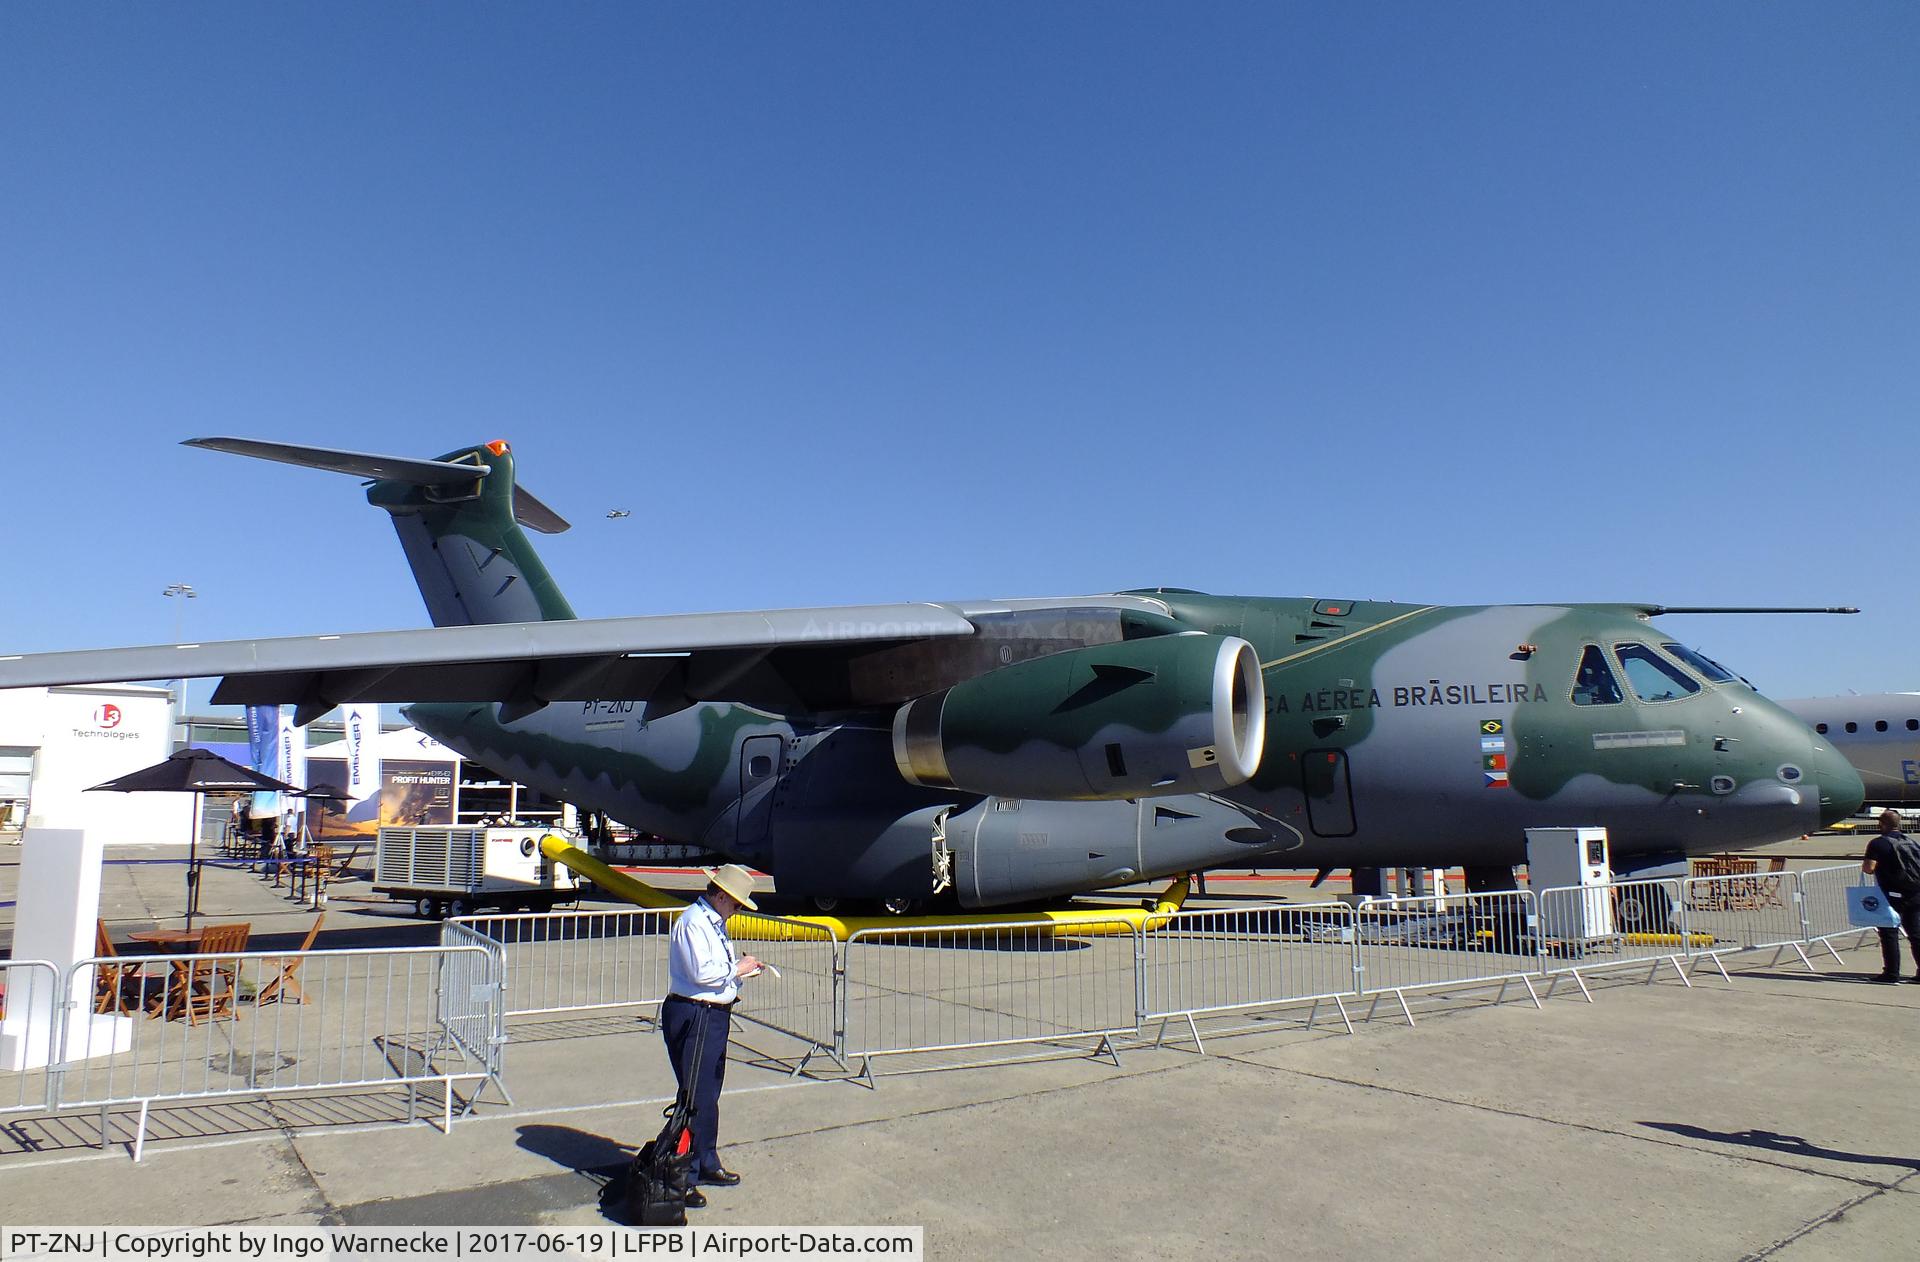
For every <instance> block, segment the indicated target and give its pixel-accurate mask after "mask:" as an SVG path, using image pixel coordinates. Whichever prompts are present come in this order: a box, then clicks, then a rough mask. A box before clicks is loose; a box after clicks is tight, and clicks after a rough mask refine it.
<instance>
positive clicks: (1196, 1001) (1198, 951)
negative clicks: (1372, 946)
mask: <svg viewBox="0 0 1920 1262" xmlns="http://www.w3.org/2000/svg"><path fill="white" fill-rule="evenodd" d="M1355 919H1356V917H1355V913H1354V910H1353V908H1352V907H1350V906H1349V905H1347V904H1346V903H1334V902H1328V903H1309V904H1305V905H1298V906H1295V905H1273V906H1265V907H1245V908H1234V909H1230V910H1221V911H1183V912H1179V913H1176V914H1175V915H1173V916H1170V917H1168V918H1167V920H1166V921H1165V923H1163V924H1161V925H1160V926H1159V927H1158V928H1155V929H1153V930H1151V931H1150V932H1147V933H1145V934H1143V935H1142V937H1141V960H1142V969H1143V983H1142V986H1141V1006H1140V1013H1139V1023H1140V1025H1141V1026H1143V1027H1144V1026H1145V1025H1146V1023H1148V1022H1150V1021H1158V1022H1159V1023H1160V1030H1159V1034H1158V1035H1157V1036H1156V1038H1155V1045H1156V1046H1158V1044H1159V1042H1160V1041H1161V1040H1162V1039H1164V1038H1165V1037H1166V1029H1167V1023H1168V1022H1169V1021H1173V1020H1184V1021H1185V1022H1186V1024H1187V1030H1188V1032H1189V1033H1190V1034H1191V1035H1192V1036H1193V1042H1194V1045H1195V1046H1196V1047H1198V1048H1199V1049H1200V1050H1202V1051H1204V1050H1205V1046H1206V1045H1205V1044H1204V1043H1202V1042H1201V1039H1200V1027H1199V1026H1198V1025H1197V1024H1196V1022H1195V1018H1197V1017H1203V1016H1222V1015H1226V1014H1230V1013H1239V1014H1249V1013H1252V1012H1255V1011H1258V1010H1260V1009H1263V1008H1274V1007H1278V1006H1281V1005H1283V1004H1288V1003H1303V1002H1307V1001H1309V1000H1311V1001H1313V1003H1314V1007H1313V1010H1312V1011H1311V1012H1310V1013H1309V1014H1308V1016H1307V1025H1308V1027H1309V1028H1311V1027H1312V1025H1313V1022H1314V1019H1315V1017H1317V1016H1318V1015H1319V1009H1320V1004H1321V1003H1322V1002H1330V1003H1332V1004H1333V1005H1334V1007H1335V1008H1336V1009H1338V1011H1339V1013H1340V1020H1341V1022H1342V1023H1343V1024H1345V1025H1346V1027H1347V1031H1348V1033H1352V1031H1353V1022H1352V1020H1351V1019H1350V1018H1349V1016H1348V1014H1347V1006H1346V1003H1345V997H1349V996H1352V995H1353V994H1354V993H1355V990H1356V986H1357V985H1358V981H1357V979H1358V976H1359V973H1358V969H1359V960H1358V958H1357V956H1356V954H1355V951H1356V946H1357V938H1356V936H1355V933H1354V923H1355ZM1217 1032H1218V1033H1222V1034H1224V1033H1229V1032H1231V1031H1228V1030H1219V1031H1217Z"/></svg>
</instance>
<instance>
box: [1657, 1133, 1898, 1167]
mask: <svg viewBox="0 0 1920 1262" xmlns="http://www.w3.org/2000/svg"><path fill="white" fill-rule="evenodd" d="M1640 1125H1642V1126H1645V1127H1647V1128H1649V1129H1651V1130H1656V1131H1666V1132H1667V1133H1668V1134H1670V1135H1682V1136H1685V1137H1686V1138H1688V1139H1701V1140H1706V1141H1707V1142H1709V1143H1715V1144H1734V1145H1737V1146H1739V1147H1741V1148H1758V1149H1760V1150H1762V1151H1764V1152H1772V1153H1779V1154H1780V1155H1781V1156H1784V1157H1808V1158H1818V1159H1819V1160H1822V1161H1841V1162H1846V1163H1848V1164H1850V1165H1861V1166H1897V1167H1902V1168H1904V1169H1908V1170H1920V1157H1875V1156H1870V1155H1868V1154H1866V1153H1859V1152H1847V1151H1845V1150H1843V1149H1839V1148H1824V1147H1822V1146H1821V1145H1819V1144H1816V1143H1813V1142H1811V1141H1810V1140H1807V1139H1805V1138H1803V1137H1802V1136H1799V1135H1783V1134H1781V1133H1779V1132H1778V1131H1762V1130H1746V1131H1715V1130H1708V1129H1707V1128H1706V1127H1704V1126H1689V1125H1687V1124H1686V1123H1685V1122H1642V1123H1640Z"/></svg>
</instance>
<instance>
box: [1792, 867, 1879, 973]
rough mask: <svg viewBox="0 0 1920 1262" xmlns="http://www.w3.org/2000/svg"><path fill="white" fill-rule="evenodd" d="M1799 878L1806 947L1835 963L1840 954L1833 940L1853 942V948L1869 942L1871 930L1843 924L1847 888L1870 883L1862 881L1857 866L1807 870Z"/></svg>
mask: <svg viewBox="0 0 1920 1262" xmlns="http://www.w3.org/2000/svg"><path fill="white" fill-rule="evenodd" d="M1799 878H1800V915H1801V918H1802V919H1803V920H1804V922H1805V924H1806V929H1807V945H1808V946H1816V945H1817V946H1822V947H1825V948H1826V950H1827V953H1828V954H1829V955H1831V956H1833V958H1834V959H1835V960H1836V961H1837V960H1838V959H1839V958H1840V953H1839V952H1838V951H1836V950H1835V949H1834V946H1833V943H1834V939H1836V938H1853V939H1854V945H1855V946H1865V945H1866V944H1867V943H1869V942H1871V941H1873V939H1874V932H1873V930H1871V929H1860V928H1856V927H1855V926H1854V925H1852V924H1850V923H1849V922H1848V920H1847V887H1848V886H1851V885H1857V884H1858V883H1859V882H1860V881H1862V880H1868V881H1871V880H1872V879H1873V878H1872V877H1863V876H1862V875H1861V872H1860V866H1859V865H1858V864H1855V863H1849V864H1845V865H1842V866H1839V867H1831V868H1807V869H1806V870H1804V871H1802V872H1801V873H1799Z"/></svg>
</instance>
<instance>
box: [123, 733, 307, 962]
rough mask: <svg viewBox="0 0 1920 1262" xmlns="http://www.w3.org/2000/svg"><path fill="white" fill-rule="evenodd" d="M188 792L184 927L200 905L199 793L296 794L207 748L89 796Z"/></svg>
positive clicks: (134, 774) (185, 752) (134, 773)
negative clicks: (190, 813)
mask: <svg viewBox="0 0 1920 1262" xmlns="http://www.w3.org/2000/svg"><path fill="white" fill-rule="evenodd" d="M103 791H105V792H112V793H191V794H193V835H192V836H191V837H189V838H188V839H187V928H189V929H191V928H193V914H194V912H196V911H197V910H199V903H200V795H201V794H202V793H295V794H297V793H299V792H300V790H299V789H298V788H296V787H294V786H293V785H291V784H287V783H285V782H283V781H280V780H275V779H274V778H273V777H272V776H263V775H261V774H260V773H259V772H257V771H254V770H253V769H252V768H250V767H242V766H241V765H240V764H239V763H236V762H229V761H228V760H227V759H225V758H222V757H221V756H220V755H218V754H216V753H214V752H213V751H212V750H210V749H183V750H181V751H180V752H179V753H177V754H174V755H172V756H171V757H169V758H168V759H167V760H166V761H165V762H157V763H155V764H153V766H151V767H142V768H141V769H140V770H138V771H129V772H128V773H127V774H126V775H124V776H118V777H116V778H114V779H112V780H109V781H107V782H106V783H105V784H96V785H94V786H93V788H91V789H88V790H87V792H89V793H99V792H103Z"/></svg>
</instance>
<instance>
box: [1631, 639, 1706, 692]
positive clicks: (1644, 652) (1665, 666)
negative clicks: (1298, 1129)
mask: <svg viewBox="0 0 1920 1262" xmlns="http://www.w3.org/2000/svg"><path fill="white" fill-rule="evenodd" d="M1613 652H1614V656H1616V657H1618V658H1619V659H1620V669H1621V670H1623V671H1625V672H1626V675H1627V686H1628V687H1629V688H1632V689H1633V693H1634V695H1635V696H1636V697H1639V698H1640V699H1641V700H1642V701H1676V700H1678V699H1679V698H1681V697H1686V696H1691V695H1692V694H1694V693H1696V692H1699V691H1700V685H1699V684H1697V683H1695V682H1694V681H1693V680H1691V679H1689V678H1688V677H1687V674H1686V672H1685V671H1683V670H1681V669H1680V668H1679V667H1678V666H1675V665H1673V663H1671V662H1669V661H1667V660H1666V659H1665V658H1663V657H1661V656H1660V655H1659V654H1658V653H1656V652H1654V651H1653V650H1652V649H1650V648H1648V647H1647V646H1646V645H1644V644H1616V645H1614V646H1613Z"/></svg>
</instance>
